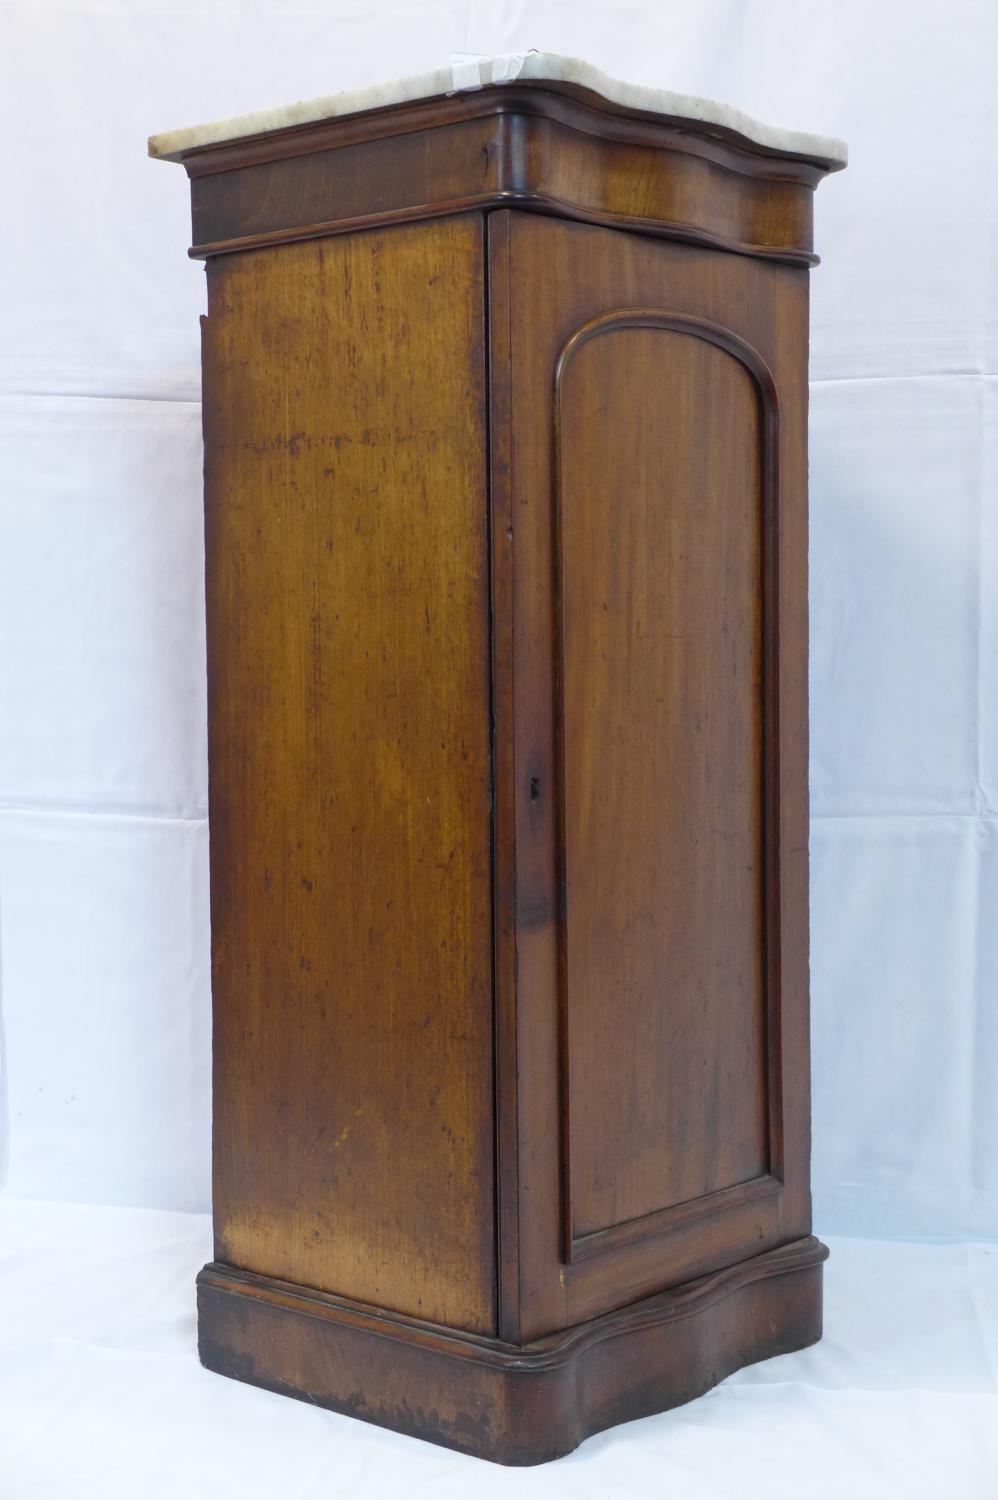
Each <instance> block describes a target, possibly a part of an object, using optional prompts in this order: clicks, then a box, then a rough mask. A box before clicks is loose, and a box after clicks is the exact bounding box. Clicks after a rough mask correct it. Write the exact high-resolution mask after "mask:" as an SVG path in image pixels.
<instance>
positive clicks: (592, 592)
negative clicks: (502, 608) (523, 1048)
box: [555, 321, 769, 1240]
mask: <svg viewBox="0 0 998 1500" xmlns="http://www.w3.org/2000/svg"><path fill="white" fill-rule="evenodd" d="M691 326H692V328H693V329H695V328H696V325H695V324H694V325H691ZM594 335H595V336H591V337H588V338H584V341H583V342H581V343H580V344H579V345H578V346H577V347H576V348H575V349H574V350H573V352H572V353H571V354H570V355H569V356H568V357H567V358H566V359H565V361H564V362H563V366H562V369H561V374H560V379H559V382H558V398H557V410H558V439H557V444H556V467H557V473H558V481H557V485H556V494H555V505H556V509H557V523H558V533H559V545H558V548H557V552H556V568H557V571H558V575H559V587H558V590H557V597H556V603H557V605H558V606H559V607H560V625H561V629H560V632H559V634H560V637H561V639H560V641H559V642H558V644H557V647H556V650H557V653H558V661H559V671H560V679H561V685H560V701H561V714H560V721H561V722H560V729H561V754H560V757H559V759H560V766H559V770H560V773H561V783H562V784H561V794H562V808H563V813H562V858H563V877H562V878H563V883H564V918H563V924H564V925H563V955H562V979H561V988H562V995H561V1007H562V1011H563V1026H564V1030H565V1045H564V1054H565V1055H564V1058H563V1063H562V1071H563V1074H564V1075H565V1076H564V1079H563V1081H564V1084H565V1085H566V1087H567V1098H566V1126H567V1140H566V1150H567V1155H568V1160H567V1163H566V1166H567V1172H566V1189H567V1194H568V1200H569V1201H568V1203H567V1204H566V1208H567V1210H568V1214H567V1218H568V1223H567V1225H566V1230H567V1232H568V1234H569V1236H570V1240H576V1239H578V1238H579V1237H580V1236H584V1235H591V1234H593V1233H595V1232H597V1231H600V1230H606V1229H609V1228H611V1227H613V1226H620V1225H623V1224H625V1223H626V1222H627V1221H631V1220H637V1219H641V1218H643V1217H644V1216H647V1215H649V1214H654V1213H655V1212H656V1211H658V1210H662V1209H666V1208H670V1207H674V1206H676V1205H678V1204H682V1203H688V1202H690V1201H691V1200H694V1199H700V1198H703V1197H705V1196H706V1195H707V1194H711V1193H716V1192H719V1191H722V1190H724V1189H726V1188H731V1187H733V1186H735V1185H736V1184H738V1183H744V1182H748V1181H750V1180H752V1179H754V1178H757V1177H760V1176H762V1175H764V1174H765V1173H766V1172H767V1170H768V1166H769V1161H768V1146H767V1108H766V1024H765V1021H766V1018H765V985H764V975H763V963H762V957H763V920H764V914H763V867H764V858H765V851H764V847H763V830H762V812H763V800H762V797H761V795H760V791H759V788H760V784H761V748H762V707H763V705H762V691H761V689H762V618H761V616H762V593H763V591H762V587H761V566H762V531H763V511H762V504H761V498H762V497H761V484H760V479H761V444H760V440H759V439H760V421H761V415H762V412H761V405H760V401H759V399H758V390H757V387H756V386H755V384H754V382H753V379H752V377H751V375H750V373H749V371H748V370H747V369H746V367H745V366H744V365H743V364H742V363H740V362H739V361H738V360H737V359H736V358H735V357H734V355H733V354H731V353H730V352H728V351H727V350H725V349H722V348H720V347H718V345H717V344H715V343H711V342H709V341H708V340H706V339H703V338H700V337H697V336H696V334H695V332H694V331H680V330H679V329H677V328H676V327H655V326H651V327H649V326H640V325H637V326H635V325H627V324H623V325H622V324H619V323H614V322H612V321H611V322H610V323H609V324H607V325H605V326H604V328H603V330H602V331H600V328H599V325H597V327H596V329H595V330H594Z"/></svg>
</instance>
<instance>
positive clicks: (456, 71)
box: [149, 52, 848, 171]
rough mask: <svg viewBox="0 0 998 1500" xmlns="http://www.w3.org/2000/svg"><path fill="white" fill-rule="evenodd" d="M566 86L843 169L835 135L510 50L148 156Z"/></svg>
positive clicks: (212, 127) (157, 142) (294, 107)
mask: <svg viewBox="0 0 998 1500" xmlns="http://www.w3.org/2000/svg"><path fill="white" fill-rule="evenodd" d="M525 81H529V82H533V83H551V84H571V85H573V86H574V87H576V88H583V89H588V90H589V91H590V92H591V93H593V94H598V95H599V96H600V97H601V98H603V99H605V100H607V102H608V103H610V104H613V105H616V106H617V107H618V108H620V109H624V110H641V111H643V112H644V113H646V114H657V115H664V116H668V117H669V118H670V119H673V120H677V119H678V120H689V121H691V122H696V123H697V124H699V125H704V126H706V127H708V128H710V127H711V126H714V127H717V128H718V129H722V130H726V131H733V132H735V133H736V134H737V135H740V136H742V137H743V138H744V139H745V140H746V141H751V142H752V143H753V144H755V145H757V146H762V147H764V148H766V149H767V150H770V151H786V152H789V153H791V154H792V155H795V156H804V157H808V158H810V160H812V161H816V162H819V163H821V164H822V165H825V166H826V167H828V168H829V169H831V170H833V171H834V170H836V169H837V168H839V167H844V166H845V165H846V161H847V158H848V152H847V148H846V145H845V142H844V141H840V140H836V139H835V137H834V136H821V135H809V134H807V133H806V132H804V131H800V130H781V129H778V128H776V127H774V126H772V125H763V124H761V123H760V121H758V120H753V119H752V118H751V117H750V116H749V115H745V114H743V113H742V112H741V110H739V109H734V108H732V107H731V106H730V105H727V104H718V103H717V102H716V101H715V100H713V99H697V98H694V97H692V96H691V95H687V94H672V93H669V92H668V91H666V90H664V89H653V88H648V87H646V86H645V85H643V84H636V83H623V82H621V81H620V80H619V79H617V78H610V77H609V76H608V75H607V74H606V73H601V72H600V70H599V69H598V68H594V67H593V66H592V65H591V64H590V63H587V62H582V61H580V60H579V59H578V58H574V57H558V56H556V55H555V54H554V53H551V52H511V53H506V54H504V55H502V56H497V57H479V56H476V55H473V54H464V53H454V54H452V56H451V60H450V62H449V63H448V64H446V65H445V66H444V67H441V68H437V69H435V70H434V71H433V72H431V73H421V74H419V75H417V76H416V77H413V78H398V79H395V80H393V81H392V82H390V83H380V84H373V85H371V86H370V87H368V88H362V89H350V90H348V91H347V92H345V93H341V94H329V95H327V96H326V97H325V98H321V99H310V100H308V101H300V102H298V103H296V104H286V105H283V106H281V107H280V108H277V109H264V110H260V111H258V112H257V113H255V114H249V115H237V116H236V117H235V118H233V119H229V120H215V121H214V122H212V123H211V124H207V125H194V126H191V127H190V128H189V129H187V130H168V131H165V132H163V133H162V134H160V135H154V136H150V138H149V155H150V156H153V157H157V158H159V159H162V160H166V161H177V160H179V159H180V158H181V157H182V156H183V155H184V153H185V152H187V151H193V150H195V149H197V147H199V146H213V145H218V144H219V143H221V142H223V141H236V140H240V139H242V138H243V137H245V136H253V135H262V134H264V133H265V132H267V131H271V130H284V129H287V128H288V127H289V126H292V125H310V124H314V123H315V122H316V121H318V120H329V119H333V118H335V117H337V116H342V115H355V114H360V113H362V112H363V111H365V110H371V109H382V108H385V107H387V106H388V105H392V104H405V103H411V102H412V101H414V100H416V99H432V98H436V97H439V96H440V95H443V94H455V93H462V92H464V91H466V90H469V89H479V88H487V87H489V86H490V85H493V84H503V83H513V82H520V83H522V82H525Z"/></svg>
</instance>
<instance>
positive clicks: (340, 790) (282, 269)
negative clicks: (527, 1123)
mask: <svg viewBox="0 0 998 1500" xmlns="http://www.w3.org/2000/svg"><path fill="white" fill-rule="evenodd" d="M209 278H210V313H209V317H208V319H207V322H206V325H205V440H206V463H205V482H206V550H207V596H208V651H209V714H210V735H209V750H210V805H211V871H212V961H213V994H214V1016H215V1032H214V1086H215V1119H214V1211H215V1227H216V1240H217V1242H216V1256H217V1258H218V1259H219V1260H222V1261H224V1262H227V1263H228V1264H231V1265H235V1266H238V1267H243V1268H248V1269H252V1270H254V1271H258V1272H261V1273H264V1274H266V1275H269V1276H274V1277H278V1278H281V1279H284V1280H287V1281H292V1282H297V1283H301V1284H303V1285H306V1286H313V1287H318V1288H322V1289H323V1290H327V1291H331V1292H335V1293H339V1294H341V1295H343V1296H346V1297H349V1298H353V1299H355V1300H357V1301H361V1302H368V1303H373V1304H377V1305H380V1306H383V1307H386V1308H390V1309H393V1310H396V1311H399V1312H401V1313H405V1314H410V1315H414V1316H418V1317H424V1318H428V1319H432V1320H434V1321H438V1322H441V1323H448V1324H452V1325H454V1326H456V1327H461V1328H466V1329H470V1330H474V1331H479V1332H490V1331H492V1330H493V1329H494V1326H495V1306H494V1304H495V1265H494V1210H493V1128H492V1000H491V992H492V985H491V941H492V939H491V877H490V838H491V834H490V811H489V778H490V767H489V739H488V736H489V649H488V551H487V538H486V498H485V496H486V488H485V486H486V480H485V436H484V409H485V406H484V403H485V374H484V347H483V343H484V329H483V325H484V290H483V244H482V223H481V219H480V217H479V216H477V215H469V216H465V217H460V218H454V219H450V220H442V221H438V222H434V223H428V224H425V225H420V226H413V227H405V228H402V227H399V228H395V229H390V230H387V231H384V232H373V231H372V232H370V233H365V234H357V235H353V236H342V237H339V238H336V239H332V240H327V241H313V242H309V243H305V244H296V245H289V246H285V247H281V248H279V249H271V250H264V251H258V252H255V253H248V254H244V255H241V256H230V257H226V258H224V259H223V260H221V261H219V262H214V263H211V264H210V265H209Z"/></svg>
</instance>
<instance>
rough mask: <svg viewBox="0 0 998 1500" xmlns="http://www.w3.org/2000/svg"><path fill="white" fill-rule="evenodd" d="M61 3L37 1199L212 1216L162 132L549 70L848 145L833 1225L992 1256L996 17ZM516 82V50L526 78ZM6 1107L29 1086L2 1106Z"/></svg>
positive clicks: (39, 154)
mask: <svg viewBox="0 0 998 1500" xmlns="http://www.w3.org/2000/svg"><path fill="white" fill-rule="evenodd" d="M192 16H193V12H192V11H191V9H190V7H189V6H187V5H186V4H183V3H181V0H167V3H164V4H157V5H156V6H152V5H146V4H135V5H120V6H107V5H103V4H99V3H97V0H68V3H66V4H62V5H60V6H58V7H57V8H56V7H52V6H49V5H44V4H43V5H39V4H34V3H28V0H11V3H10V4H8V5H7V6H6V7H5V11H4V22H3V45H2V46H0V118H2V121H3V124H4V126H5V128H4V130H3V135H2V139H3V140H4V141H5V142H6V159H5V179H4V182H5V193H6V201H7V202H8V204H9V205H11V206H12V211H14V210H15V209H16V229H15V230H13V231H12V232H10V233H7V234H5V235H3V236H2V237H0V278H2V283H3V285H4V287H5V288H6V292H5V295H4V298H3V302H2V322H3V328H2V337H0V475H2V483H0V630H2V635H3V651H2V652H0V723H2V734H0V1021H2V1028H3V1032H4V1033H5V1036H3V1037H0V1041H2V1042H3V1048H2V1051H3V1067H4V1089H5V1091H6V1097H7V1101H8V1102H7V1114H6V1118H5V1119H2V1120H0V1133H2V1135H3V1138H4V1141H5V1147H4V1149H5V1152H6V1160H7V1162H8V1181H9V1184H10V1186H11V1188H12V1189H16V1191H17V1192H18V1193H21V1194H25V1195H29V1196H30V1195H37V1196H40V1197H44V1196H52V1197H70V1198H76V1199H85V1200H87V1199H90V1200H97V1201H109V1202H114V1201H116V1200H126V1201H131V1202H133V1203H144V1204H160V1205H162V1206H165V1207H185V1208H192V1207H197V1208H205V1207H206V1206H207V1203H208V1195H209V1174H208V1119H209V1099H208V1057H207V1050H208V1030H209V1021H208V1011H209V999H208V968H207V923H208V908H207V889H206V881H205V878H204V871H205V864H204V860H205V849H206V839H207V830H206V826H205V823H204V817H205V807H206V778H205V730H204V720H205V708H204V699H205V690H204V639H203V633H204V625H203V601H202V587H203V583H202V568H203V561H202V542H201V520H200V504H201V477H200V452H199V416H198V405H197V401H198V395H199V377H198V325H197V314H198V312H199V310H200V309H201V307H202V305H203V272H202V269H201V268H200V266H198V265H196V264H192V263H191V262H189V261H188V260H187V259H186V257H185V255H184V250H185V247H186V245H187V243H188V240H189V207H188V184H187V181H186V178H185V175H184V173H183V171H182V170H180V169H179V168H177V167H173V166H165V165H163V164H161V163H156V162H150V161H149V160H148V159H147V158H146V156H145V140H146V136H147V135H148V133H149V131H150V130H153V129H156V128H157V127H158V126H160V125H161V124H162V123H163V122H169V121H171V120H173V121H178V122H181V121H184V120H185V119H186V120H192V121H196V120H199V119H206V118H207V119H210V118H217V117H218V116H220V115H225V114H238V113H241V112H245V111H247V110H251V109H254V108H259V107H261V106H264V105H267V104H271V103H273V102H275V101H279V100H280V99H282V98H286V99H295V98H307V97H310V96H313V95H317V94H322V93H328V92H330V91H334V90H336V89H338V88H347V87H351V86H353V87H356V86H360V85H363V84H365V83H368V82H370V80H371V79H372V78H377V77H384V76H386V74H390V73H392V72H397V74H398V75H399V76H404V75H406V74H410V73H412V72H414V71H420V70H427V69H430V68H433V67H434V66H439V65H440V63H441V62H442V61H443V60H446V59H447V58H448V57H450V56H451V54H453V53H464V54H467V55H471V56H474V57H477V56H482V55H487V54H491V53H497V54H500V55H509V56H510V57H512V58H513V59H515V58H517V57H522V56H523V55H525V53H526V52H527V51H528V50H529V49H531V48H539V49H544V48H550V49H552V50H559V51H562V52H565V53H569V54H573V55H579V56H583V57H588V58H590V59H591V60H592V61H593V62H594V63H595V64H596V65H598V66H600V67H602V68H604V69H605V70H606V71H608V72H610V73H612V74H614V75H616V76H619V77H623V78H632V79H634V80H635V81H636V82H638V83H649V84H652V85H656V86H659V87H667V88H672V89H675V90H681V91H683V92H687V93H691V94H699V95H703V96H706V97H713V98H719V99H724V100H726V101H730V102H731V103H732V104H734V105H737V106H738V107H740V108H742V109H744V110H746V111H747V112H749V113H750V114H753V115H756V116H758V117H759V118H762V119H766V120H771V121H774V122H776V123H780V122H783V121H785V122H787V123H789V124H792V125H795V126H796V125H799V126H802V127H804V128H810V129H814V130H818V131H823V132H829V133H834V134H836V135H841V136H843V137H845V138H846V139H847V140H848V141H849V143H850V148H851V159H850V166H849V168H848V170H847V171H846V172H844V173H841V174H838V175H837V176H835V177H832V178H830V179H829V180H828V181H827V182H825V183H823V184H822V185H821V186H820V187H819V189H818V192H817V195H816V201H815V210H816V240H817V245H818V248H819V250H820V251H821V254H822V257H823V264H822V265H821V266H820V267H818V268H817V269H816V270H815V272H814V273H813V276H812V279H811V280H812V299H813V335H812V377H813V385H812V399H811V515H812V546H811V684H812V718H811V749H812V795H813V811H814V825H813V834H812V859H813V900H812V988H813V1014H814V1090H815V1123H814V1186H815V1204H816V1215H817V1225H818V1227H819V1229H827V1230H830V1231H835V1230H836V1229H840V1230H848V1231H850V1232H853V1233H870V1234H878V1233H881V1234H882V1233H892V1234H911V1235H943V1236H959V1235H961V1234H972V1235H979V1236H984V1235H996V1234H998V1166H996V1159H995V1158H996V1153H995V1150H994V1145H993V1143H994V1141H995V1140H996V1139H998V1103H996V1099H998V1090H996V1088H995V1086H994V1084H995V1078H996V1076H998V1062H996V1058H998V1036H996V1026H998V1022H996V1019H995V1017H996V1014H998V1008H996V1005H995V995H996V993H998V921H996V920H995V912H996V911H998V882H996V877H995V870H996V862H995V838H996V834H995V829H996V819H998V690H996V688H995V684H996V683H998V522H996V515H998V502H996V493H998V491H996V482H998V464H996V442H998V437H996V434H998V399H996V393H998V299H996V293H995V287H996V286H998V235H996V224H998V174H996V173H995V171H994V149H995V147H994V142H995V139H996V131H995V125H996V111H998V105H996V100H998V90H996V89H995V86H994V85H995V79H996V77H998V8H996V7H995V6H994V5H993V4H991V3H989V0H954V3H952V4H950V5H948V6H946V7H945V9H940V8H939V7H937V6H936V5H934V4H931V3H929V0H917V3H914V4H912V5H910V6H908V7H907V8H906V10H905V14H904V22H903V24H900V23H899V19H898V8H897V6H896V5H895V4H894V3H893V0H863V3H860V0H844V3H843V4H840V5H836V6H834V7H832V6H818V5H805V6H801V5H799V4H796V3H791V0H767V3H766V4H765V5H762V4H755V3H751V0H695V3H694V0H675V3H673V4H670V5H669V6H660V5H657V4H652V3H650V0H649V3H643V0H641V3H639V0H633V3H631V4H629V5H628V6H626V7H623V8H618V9H617V10H616V11H615V12H614V15H613V18H612V20H611V18H610V17H609V15H608V13H607V11H606V8H605V7H601V6H597V5H595V4H578V5H574V6H572V7H569V8H566V7H564V6H563V5H561V4H558V3H555V0H536V3H534V4H532V5H531V6H529V7H525V6H521V5H519V4H513V3H488V4H487V3H485V0H472V3H471V4H466V3H465V0H460V3H458V0H426V3H416V0H397V3H395V4H393V5H390V6H387V5H380V4H377V3H374V4H372V5H370V6H363V7H358V6H357V5H355V4H348V3H346V0H343V3H336V0H328V3H326V4H324V5H323V4H319V5H315V6H312V7H310V8H309V9H308V11H307V12H305V11H298V12H292V11H290V10H289V9H288V8H287V7H285V6H282V5H277V4H271V3H267V0H260V3H258V4H255V5H254V6H252V7H244V8H242V9H241V11H240V14H239V24H238V25H237V26H234V25H233V23H232V13H231V6H230V5H229V4H228V3H226V0H205V3H203V4H201V5H199V6H198V7H197V24H196V27H193V26H192ZM509 66H514V63H511V64H510V65H509ZM0 1098H2V1095H0Z"/></svg>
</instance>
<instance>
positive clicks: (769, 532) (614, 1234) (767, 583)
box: [553, 307, 783, 1264]
mask: <svg viewBox="0 0 998 1500" xmlns="http://www.w3.org/2000/svg"><path fill="white" fill-rule="evenodd" d="M641 328H646V329H657V330H661V331H662V332H666V333H674V334H679V335H685V336H687V337H690V338H695V339H701V340H703V341H704V342H706V343H709V344H712V345H714V346H715V347H716V348H718V349H721V350H723V352H724V353H725V354H728V355H730V356H731V357H732V358H733V359H735V360H737V361H738V362H739V363H740V364H741V365H742V367H743V368H744V369H745V370H746V371H747V372H748V375H749V377H750V379H751V381H752V383H753V386H754V388H755V391H756V395H757V399H758V411H759V423H760V435H761V442H760V476H759V494H760V500H761V506H760V511H761V513H760V527H761V560H762V660H763V676H762V718H761V724H762V755H761V762H760V763H761V768H762V820H761V829H762V850H761V855H762V917H763V934H762V938H763V953H764V961H763V977H764V993H765V1008H764V1016H765V1039H766V1063H765V1075H766V1110H767V1138H768V1140H767V1144H768V1171H767V1172H765V1173H763V1174H761V1175H759V1176H756V1177H753V1178H750V1179H749V1180H747V1181H744V1182H738V1183H735V1184H732V1185H731V1186H728V1187H724V1188H722V1189H720V1190H718V1191H715V1192H710V1193H707V1194H704V1195H703V1196H702V1197H698V1198H694V1199H689V1200H687V1201H685V1202H680V1203H674V1204H670V1205H668V1206H667V1207H663V1208H660V1209H657V1210H655V1211H654V1212H651V1213H647V1214H642V1215H640V1216H638V1217H635V1218H629V1219H626V1220H623V1221H621V1222H618V1223H614V1224H610V1225H607V1226H605V1227H603V1228H599V1229H596V1230H593V1231H591V1232H588V1233H577V1232H576V1230H575V1227H574V1223H573V1213H572V1161H571V1129H570V1125H571V1109H572V1102H571V1089H570V1052H569V1031H570V1025H571V1020H570V998H569V995H568V993H567V990H568V980H567V972H566V970H567V964H566V943H567V933H568V926H569V920H570V912H569V905H568V898H567V886H568V879H567V868H566V828H565V823H566V819H565V788H566V766H565V734H564V721H565V713H564V681H565V642H564V632H563V628H562V620H561V607H560V606H561V598H562V575H563V566H564V564H563V555H562V550H563V549H562V545H561V533H562V514H563V509H564V496H563V471H564V467H565V466H564V462H563V457H562V441H561V433H562V409H563V398H564V387H565V377H566V373H567V372H568V370H569V369H570V367H571V364H572V360H573V357H574V356H575V355H576V354H577V353H578V351H579V350H580V349H581V348H582V347H583V346H584V345H585V344H587V343H589V342H590V341H591V340H593V339H597V338H600V337H602V336H605V335H607V334H610V333H616V332H621V331H623V330H626V329H641ZM553 419H554V443H553V453H554V485H553V506H554V535H555V547H554V565H555V577H554V589H553V598H554V603H555V620H554V642H555V653H556V659H555V683H556V690H555V691H556V704H555V722H556V744H557V764H558V777H557V782H558V788H559V798H558V803H559V806H558V838H557V850H558V885H559V903H558V907H559V914H560V915H559V923H560V935H559V944H558V948H559V975H558V1017H559V1089H560V1094H561V1134H562V1139H561V1163H562V1258H563V1260H564V1262H565V1263H566V1264H571V1263H572V1262H578V1261H582V1260H588V1259H590V1258H592V1257H595V1256H599V1255H602V1254H604V1253H605V1252H606V1251H609V1250H613V1249H617V1248H619V1247H621V1246H624V1245H630V1244H633V1243H634V1242H636V1241H638V1240H644V1239H650V1238H652V1237H653V1236H655V1235H660V1234H666V1233H668V1232H669V1231H670V1230H672V1229H674V1228H676V1227H677V1226H679V1225H680V1224H690V1223H692V1222H694V1221H696V1220H697V1219H700V1218H703V1217H706V1216H707V1215H709V1214H715V1213H720V1212H723V1211H724V1210H726V1209H731V1208H735V1207H738V1206H741V1205H742V1204H747V1203H749V1202H752V1201H755V1200H758V1199H760V1198H767V1197H770V1196H774V1195H776V1194H778V1193H780V1192H781V1190H782V1188H783V1121H782V1100H781V1088H780V1065H781V1059H780V1056H779V1034H780V1028H779V1009H780V931H779V925H780V889H779V882H780V871H779V827H780V801H779V764H778V758H777V757H778V737H777V726H778V723H779V704H778V685H779V631H778V625H777V615H776V609H775V607H774V606H775V601H776V599H777V598H778V577H777V559H778V552H779V548H778V524H779V520H778V518H779V485H780V476H779V423H780V411H779V397H778V393H777V389H776V382H775V380H774V379H773V375H772V372H771V371H770V369H769V366H768V365H767V364H766V361H765V360H764V359H763V357H762V355H761V354H760V353H759V351H758V350H757V349H755V348H753V347H752V345H751V344H749V343H747V342H746V340H745V339H743V338H741V337H740V336H739V335H738V334H736V333H735V332H733V330H731V329H730V328H725V327H723V326H722V325H721V324H719V323H712V322H710V321H708V320H707V319H705V318H699V317H693V316H689V315H687V314H684V313H679V312H671V311H669V310H667V309H664V308H656V307H626V308H618V309H615V310H613V311H611V312H607V313H604V314H602V315H601V316H599V317H596V318H592V319H590V320H589V321H587V322H586V323H584V324H582V325H581V327H579V328H577V329H576V330H575V331H574V332H573V333H572V334H571V335H570V337H569V338H568V339H567V340H566V341H565V343H564V345H563V346H562V349H561V352H560V354H559V356H558V359H557V361H556V364H555V372H554V391H553Z"/></svg>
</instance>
